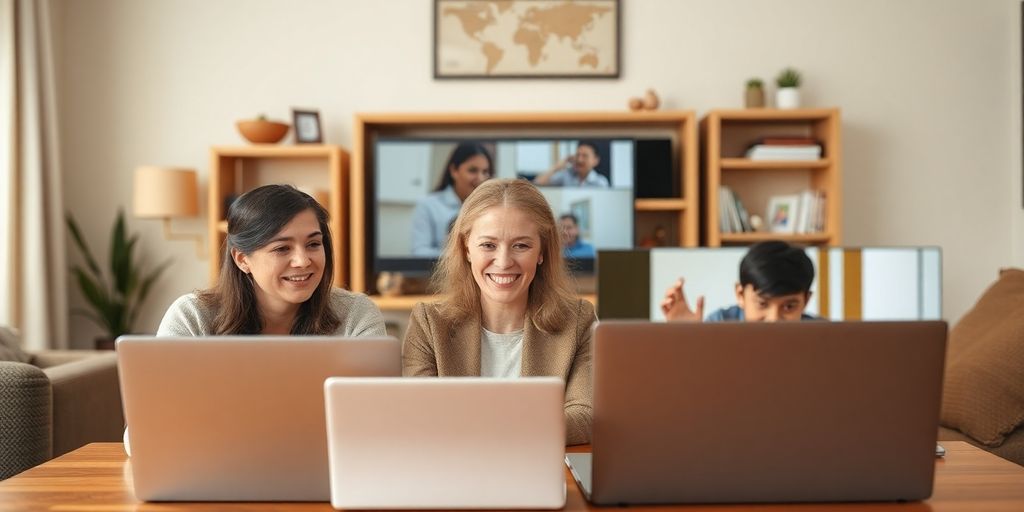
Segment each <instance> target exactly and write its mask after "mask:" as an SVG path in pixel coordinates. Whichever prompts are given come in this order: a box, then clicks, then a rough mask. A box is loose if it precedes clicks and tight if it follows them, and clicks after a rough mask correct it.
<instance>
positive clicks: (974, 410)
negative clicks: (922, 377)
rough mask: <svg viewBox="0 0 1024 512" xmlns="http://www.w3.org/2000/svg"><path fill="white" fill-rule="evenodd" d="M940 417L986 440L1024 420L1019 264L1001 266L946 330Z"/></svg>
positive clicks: (1023, 279)
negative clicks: (970, 306) (991, 281)
mask: <svg viewBox="0 0 1024 512" xmlns="http://www.w3.org/2000/svg"><path fill="white" fill-rule="evenodd" d="M941 421H942V424H943V425H945V426H947V427H951V428H955V429H958V430H960V431H961V432H963V433H965V434H967V435H969V436H971V437H973V438H974V439H976V440H978V441H979V442H981V443H983V444H985V445H987V446H999V445H1000V444H1002V442H1003V441H1004V440H1005V439H1006V436H1007V435H1008V434H1010V433H1011V432H1013V431H1014V430H1016V429H1017V428H1018V427H1020V426H1021V425H1022V424H1024V270H1020V269H1008V270H1004V271H1002V272H1001V273H1000V276H999V279H998V280H997V281H996V282H995V284H993V285H992V286H991V287H989V288H988V290H985V293H984V294H982V296H981V298H980V299H978V302H977V304H975V305H974V307H973V308H971V310H970V311H968V312H967V314H965V315H964V317H963V318H962V319H960V321H959V322H958V323H957V324H956V326H954V327H953V329H952V330H950V333H949V344H948V346H947V351H946V374H945V382H944V384H943V396H942V415H941Z"/></svg>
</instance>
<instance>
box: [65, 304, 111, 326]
mask: <svg viewBox="0 0 1024 512" xmlns="http://www.w3.org/2000/svg"><path fill="white" fill-rule="evenodd" d="M71 314H72V315H78V316H84V317H86V318H88V319H89V320H92V323H94V324H96V326H97V327H100V328H101V329H103V330H107V325H106V324H105V323H104V322H103V320H102V319H101V318H100V317H98V316H96V313H93V312H92V311H89V310H85V309H81V308H71Z"/></svg>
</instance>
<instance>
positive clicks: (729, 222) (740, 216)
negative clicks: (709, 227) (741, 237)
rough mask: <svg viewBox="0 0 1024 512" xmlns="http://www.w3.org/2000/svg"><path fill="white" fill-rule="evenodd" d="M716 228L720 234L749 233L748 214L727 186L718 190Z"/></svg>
mask: <svg viewBox="0 0 1024 512" xmlns="http://www.w3.org/2000/svg"><path fill="white" fill-rule="evenodd" d="M718 228H719V230H720V231H721V232H722V233H749V232H751V231H754V228H753V227H751V225H750V214H749V213H748V212H747V209H746V208H745V207H744V206H743V202H742V201H740V198H739V196H737V195H736V193H735V192H733V190H732V189H731V188H729V187H727V186H724V185H723V186H721V187H719V189H718Z"/></svg>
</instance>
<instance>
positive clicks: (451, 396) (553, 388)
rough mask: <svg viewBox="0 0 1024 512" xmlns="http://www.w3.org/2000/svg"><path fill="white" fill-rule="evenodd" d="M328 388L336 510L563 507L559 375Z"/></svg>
mask: <svg viewBox="0 0 1024 512" xmlns="http://www.w3.org/2000/svg"><path fill="white" fill-rule="evenodd" d="M324 391H325V393H326V396H327V399H326V401H327V425H328V436H329V440H328V447H329V453H330V468H331V504H332V505H334V507H335V508H361V509H410V508H411V509H417V508H419V509H422V508H431V509H437V508H462V509H465V508H505V509H510V508H533V509H539V508H546V509H554V508H561V507H562V506H563V505H564V504H565V469H564V467H563V465H562V458H563V456H564V454H565V413H564V401H565V398H564V396H565V385H564V383H563V382H562V380H561V379H559V378H556V377H528V378H521V379H491V378H468V377H462V378H405V379H358V378H332V379H328V380H327V382H326V383H325V385H324Z"/></svg>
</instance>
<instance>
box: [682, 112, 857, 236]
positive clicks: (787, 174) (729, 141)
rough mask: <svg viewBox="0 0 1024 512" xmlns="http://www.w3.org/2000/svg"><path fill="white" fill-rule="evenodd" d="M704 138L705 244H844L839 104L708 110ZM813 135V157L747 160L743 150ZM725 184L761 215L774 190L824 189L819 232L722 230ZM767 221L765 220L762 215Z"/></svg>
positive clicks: (784, 191) (797, 192)
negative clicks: (763, 141) (773, 139)
mask: <svg viewBox="0 0 1024 512" xmlns="http://www.w3.org/2000/svg"><path fill="white" fill-rule="evenodd" d="M700 130H701V136H702V137H703V138H704V154H703V162H704V174H703V200H702V203H703V207H704V225H703V235H704V236H703V240H704V244H705V245H707V246H710V247H718V246H721V245H723V244H734V245H739V244H752V243H756V242H760V241H763V240H773V239H781V240H787V241H790V242H793V243H798V244H811V245H840V244H841V243H842V173H841V168H842V165H841V162H842V143H841V138H840V118H839V109H836V108H824V109H793V110H778V109H740V110H712V111H710V112H708V113H707V115H706V116H705V117H704V118H703V119H702V120H701V124H700ZM782 135H790V136H791V135H798V136H809V137H814V138H816V139H818V140H819V141H821V144H822V146H823V155H822V158H820V159H817V160H807V161H803V160H781V161H780V160H751V159H748V158H745V157H744V155H745V154H746V149H747V148H748V147H749V146H750V145H751V144H753V143H754V141H756V140H757V139H758V138H760V137H765V136H782ZM722 185H726V186H729V187H730V188H731V189H733V191H734V192H735V193H736V195H737V196H739V198H740V200H741V201H742V202H743V204H744V206H745V207H746V209H747V211H748V212H750V213H751V214H755V213H756V214H758V215H761V216H762V217H765V216H766V215H765V211H766V210H767V205H768V199H769V198H770V197H771V196H774V195H787V194H799V193H800V192H801V191H803V190H808V189H809V190H816V191H820V192H823V193H824V194H825V229H824V231H822V232H820V233H802V234H781V233H768V232H755V233H722V232H721V229H720V224H719V221H720V215H719V200H718V197H719V196H718V190H719V187H721V186H722ZM765 221H766V222H767V219H765Z"/></svg>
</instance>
